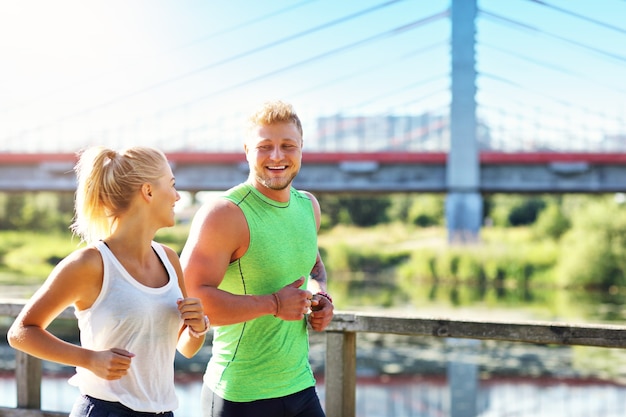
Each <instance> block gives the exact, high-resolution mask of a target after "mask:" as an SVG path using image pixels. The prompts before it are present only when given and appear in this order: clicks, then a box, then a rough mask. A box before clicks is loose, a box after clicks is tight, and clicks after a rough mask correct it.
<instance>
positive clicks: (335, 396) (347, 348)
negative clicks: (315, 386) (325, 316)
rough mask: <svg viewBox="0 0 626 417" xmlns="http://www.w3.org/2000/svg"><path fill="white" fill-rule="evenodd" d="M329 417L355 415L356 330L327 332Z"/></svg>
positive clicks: (326, 375) (327, 407)
mask: <svg viewBox="0 0 626 417" xmlns="http://www.w3.org/2000/svg"><path fill="white" fill-rule="evenodd" d="M324 373H325V375H324V385H325V391H326V402H325V410H326V416H327V417H355V416H356V333H355V332H347V331H346V332H334V331H327V332H326V368H325V371H324Z"/></svg>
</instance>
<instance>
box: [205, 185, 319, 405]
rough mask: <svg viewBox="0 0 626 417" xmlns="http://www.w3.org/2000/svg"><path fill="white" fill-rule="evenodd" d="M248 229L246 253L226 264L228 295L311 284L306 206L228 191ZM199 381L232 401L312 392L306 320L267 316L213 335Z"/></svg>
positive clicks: (245, 188) (311, 241) (300, 198)
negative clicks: (300, 282)
mask: <svg viewBox="0 0 626 417" xmlns="http://www.w3.org/2000/svg"><path fill="white" fill-rule="evenodd" d="M224 197H225V198H227V199H228V200H230V201H232V202H233V203H235V204H237V206H239V208H240V209H241V210H242V212H243V214H244V215H245V217H246V221H247V222H248V228H249V230H250V246H249V247H248V250H247V252H246V253H245V254H244V255H243V256H242V257H241V258H240V259H238V260H236V261H234V262H233V263H231V264H230V265H229V267H228V269H227V271H226V275H225V276H224V280H223V281H222V283H221V284H220V286H219V288H220V289H222V290H224V291H228V292H230V293H233V294H256V295H258V294H271V293H273V292H276V291H278V290H280V289H281V288H282V287H284V286H285V285H287V284H290V283H292V282H294V281H295V280H297V279H298V278H299V277H301V276H304V277H307V280H306V282H305V284H304V285H303V286H302V288H306V285H307V283H308V277H309V274H310V272H311V269H312V268H313V265H314V264H315V259H316V257H317V227H316V224H315V217H314V214H313V206H312V204H311V200H310V199H309V198H308V197H307V196H306V195H304V194H303V193H301V192H299V191H297V190H295V189H293V188H292V189H291V197H290V199H289V201H288V202H286V203H282V202H277V201H273V200H271V199H269V198H267V197H265V196H264V195H263V194H261V193H260V192H259V191H258V190H256V189H255V188H254V187H253V186H252V185H251V184H248V183H244V184H240V185H238V186H237V187H234V188H232V189H230V190H229V191H227V192H226V194H225V196H224ZM204 382H205V383H206V384H207V385H208V386H209V388H211V390H212V391H213V392H215V393H216V394H217V395H219V396H220V397H222V398H224V399H226V400H229V401H237V402H247V401H254V400H259V399H264V398H277V397H283V396H286V395H289V394H293V393H295V392H299V391H302V390H303V389H306V388H308V387H311V386H314V385H315V379H314V377H313V372H312V370H311V365H310V362H309V338H308V332H307V327H306V320H300V321H284V320H281V319H278V318H276V317H274V316H272V315H267V316H263V317H258V318H256V319H254V320H250V321H248V322H245V323H238V324H233V325H228V326H219V327H216V328H215V329H214V334H213V350H212V356H211V360H210V361H209V364H208V366H207V370H206V373H205V376H204Z"/></svg>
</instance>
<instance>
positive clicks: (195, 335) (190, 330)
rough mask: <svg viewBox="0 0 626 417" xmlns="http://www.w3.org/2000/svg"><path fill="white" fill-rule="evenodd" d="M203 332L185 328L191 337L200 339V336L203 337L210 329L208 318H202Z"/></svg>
mask: <svg viewBox="0 0 626 417" xmlns="http://www.w3.org/2000/svg"><path fill="white" fill-rule="evenodd" d="M204 326H205V328H204V330H202V331H201V332H197V331H195V330H194V329H192V328H191V326H187V330H188V331H189V334H190V335H192V336H193V337H200V336H204V335H205V334H207V332H208V331H209V328H210V327H211V322H210V321H209V317H207V316H204Z"/></svg>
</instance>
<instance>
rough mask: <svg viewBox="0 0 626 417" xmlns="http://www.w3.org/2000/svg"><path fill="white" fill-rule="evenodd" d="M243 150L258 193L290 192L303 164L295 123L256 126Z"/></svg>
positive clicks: (299, 138) (300, 137) (298, 134)
mask: <svg viewBox="0 0 626 417" xmlns="http://www.w3.org/2000/svg"><path fill="white" fill-rule="evenodd" d="M244 149H245V151H246V159H247V160H248V164H249V165H250V173H251V178H253V179H254V182H255V186H256V188H257V189H259V190H260V191H261V192H263V191H264V190H263V188H266V189H269V190H274V191H280V190H285V189H289V186H290V185H291V182H292V181H293V179H294V178H295V177H296V175H298V172H299V171H300V165H301V163H302V135H300V132H299V131H298V128H297V127H296V125H295V124H294V123H276V124H272V125H263V126H257V127H256V129H254V130H253V131H252V134H251V137H250V139H248V140H247V142H246V144H245V145H244ZM269 190H265V191H266V192H267V191H269ZM270 194H271V191H270Z"/></svg>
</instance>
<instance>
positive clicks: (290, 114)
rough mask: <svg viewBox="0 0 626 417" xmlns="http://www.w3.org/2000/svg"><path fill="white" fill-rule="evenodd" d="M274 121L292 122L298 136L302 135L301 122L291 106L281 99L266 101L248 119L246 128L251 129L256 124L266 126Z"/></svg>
mask: <svg viewBox="0 0 626 417" xmlns="http://www.w3.org/2000/svg"><path fill="white" fill-rule="evenodd" d="M275 123H293V124H295V125H296V128H297V129H298V132H299V133H300V136H301V137H302V136H303V132H302V123H301V122H300V118H299V117H298V114H297V113H296V111H295V110H294V108H293V106H292V105H291V104H289V103H285V102H284V101H281V100H275V101H267V102H265V103H263V105H262V106H261V107H260V108H259V109H258V110H257V111H256V112H254V113H253V114H252V115H251V116H250V117H249V119H248V129H249V131H251V130H252V129H254V128H256V127H257V126H268V125H273V124H275Z"/></svg>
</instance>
